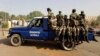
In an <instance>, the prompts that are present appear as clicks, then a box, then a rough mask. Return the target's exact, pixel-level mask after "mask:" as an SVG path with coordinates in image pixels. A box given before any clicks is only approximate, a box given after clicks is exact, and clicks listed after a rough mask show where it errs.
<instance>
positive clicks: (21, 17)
mask: <svg viewBox="0 0 100 56" xmlns="http://www.w3.org/2000/svg"><path fill="white" fill-rule="evenodd" d="M26 18H27V17H26V16H25V15H18V16H17V19H21V20H22V19H26Z"/></svg>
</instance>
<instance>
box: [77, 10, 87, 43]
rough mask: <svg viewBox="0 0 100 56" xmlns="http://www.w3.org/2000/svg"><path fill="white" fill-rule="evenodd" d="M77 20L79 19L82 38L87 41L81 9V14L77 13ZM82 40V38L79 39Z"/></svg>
mask: <svg viewBox="0 0 100 56" xmlns="http://www.w3.org/2000/svg"><path fill="white" fill-rule="evenodd" d="M79 20H80V24H79V26H80V30H82V33H83V40H85V41H87V42H89V41H88V37H87V29H86V23H85V14H84V12H83V11H81V14H79ZM81 40H82V39H81Z"/></svg>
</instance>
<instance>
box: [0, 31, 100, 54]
mask: <svg viewBox="0 0 100 56" xmlns="http://www.w3.org/2000/svg"><path fill="white" fill-rule="evenodd" d="M5 33H6V32H5ZM5 36H6V34H5ZM96 39H97V40H98V41H99V42H93V41H91V42H90V43H86V42H84V43H83V44H80V45H78V46H77V47H76V48H75V49H74V50H73V51H64V50H62V49H61V48H60V47H59V46H58V45H56V44H52V43H37V42H29V43H26V44H24V45H22V46H19V47H13V46H10V45H9V41H8V39H7V38H6V37H4V36H2V33H1V32H0V56H100V37H97V36H96Z"/></svg>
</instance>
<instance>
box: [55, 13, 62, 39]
mask: <svg viewBox="0 0 100 56" xmlns="http://www.w3.org/2000/svg"><path fill="white" fill-rule="evenodd" d="M56 18H57V27H58V29H57V33H58V34H57V37H56V38H55V40H59V36H60V35H61V33H62V31H63V25H64V19H63V15H62V14H61V11H59V14H58V15H56Z"/></svg>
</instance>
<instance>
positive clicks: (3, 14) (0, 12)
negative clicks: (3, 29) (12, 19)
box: [0, 11, 9, 20]
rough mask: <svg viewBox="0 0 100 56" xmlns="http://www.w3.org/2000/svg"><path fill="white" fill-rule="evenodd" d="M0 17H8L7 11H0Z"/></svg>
mask: <svg viewBox="0 0 100 56" xmlns="http://www.w3.org/2000/svg"><path fill="white" fill-rule="evenodd" d="M0 19H5V20H6V19H7V20H8V19H9V13H7V12H3V11H0Z"/></svg>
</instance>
